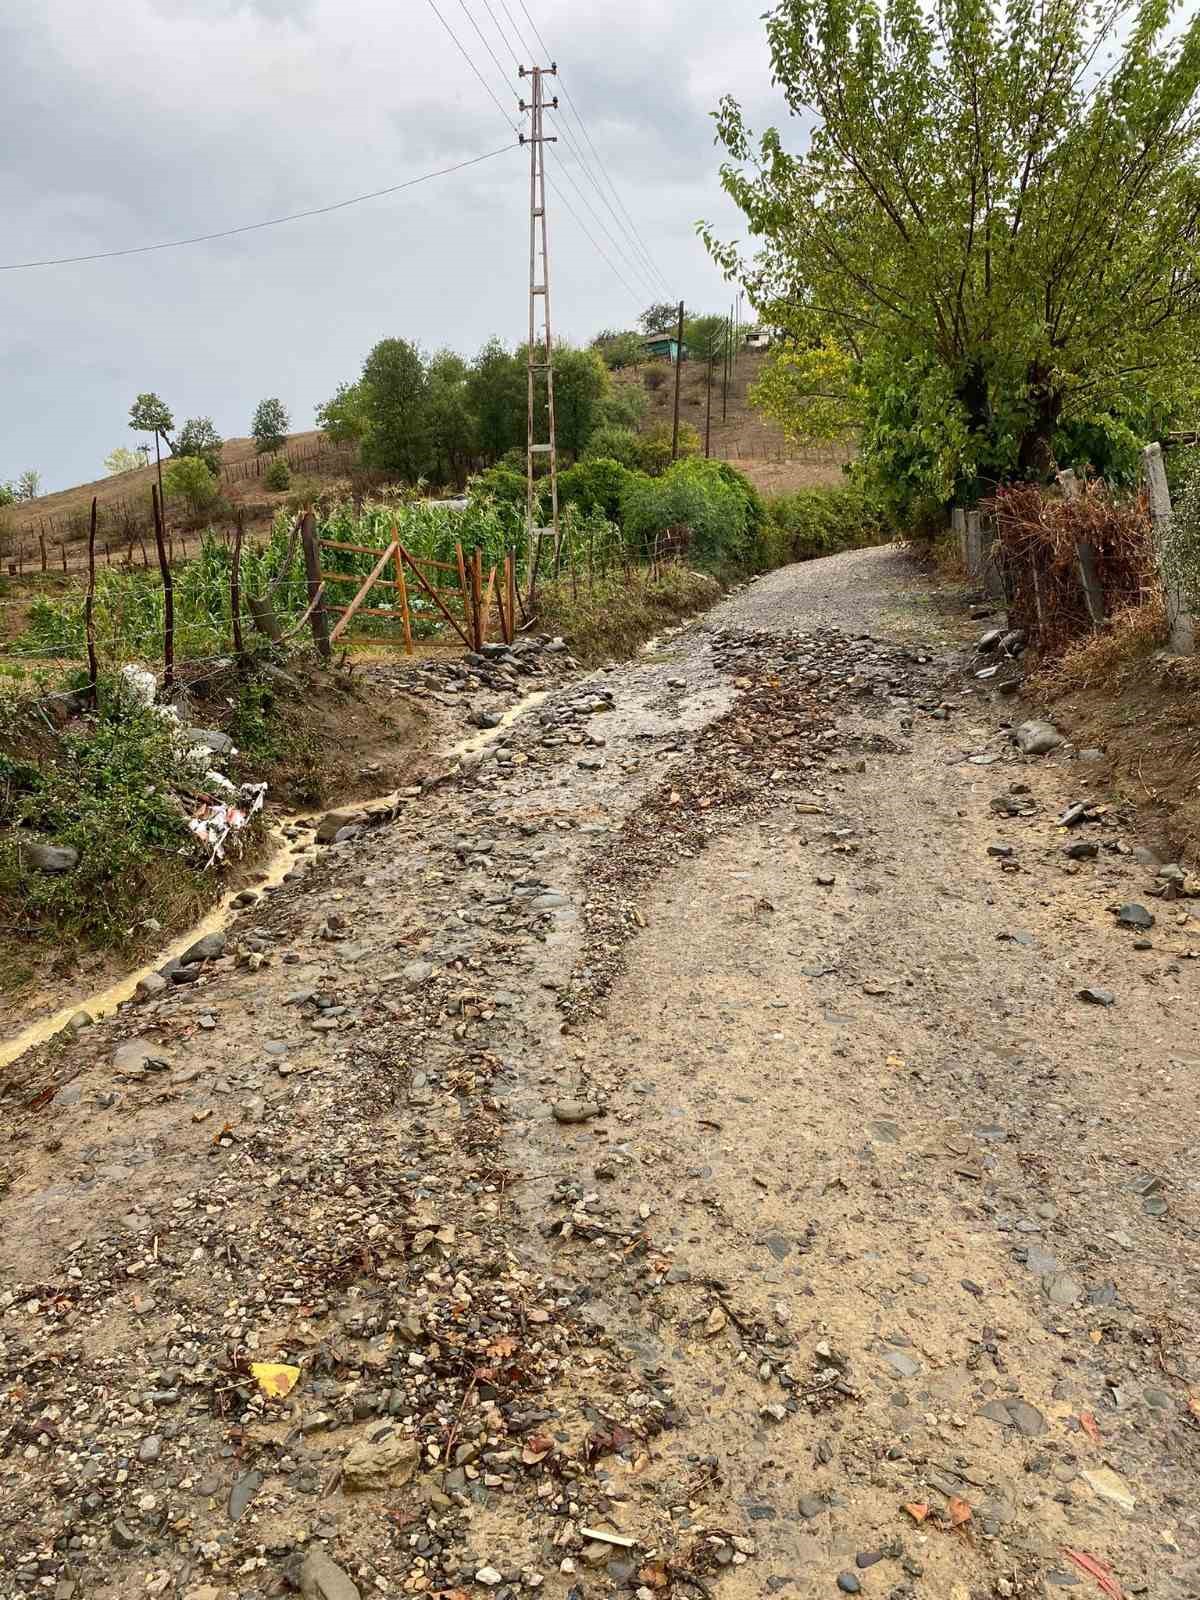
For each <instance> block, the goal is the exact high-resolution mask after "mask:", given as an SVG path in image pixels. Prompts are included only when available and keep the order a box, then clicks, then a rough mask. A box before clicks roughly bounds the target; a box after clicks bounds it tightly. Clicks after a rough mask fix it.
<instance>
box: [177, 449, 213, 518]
mask: <svg viewBox="0 0 1200 1600" xmlns="http://www.w3.org/2000/svg"><path fill="white" fill-rule="evenodd" d="M165 481H166V487H167V493H168V494H170V495H178V497H179V498H180V499H181V500H186V501H187V504H188V507H189V509H190V510H192V511H193V512H195V513H196V515H199V514H200V513H201V512H202V511H207V510H208V508H209V507H210V506H211V505H212V504H213V502H214V501H215V500H216V498H217V480H216V477H215V475H214V473H213V471H212V469H211V468H210V467H209V464H208V462H207V461H205V459H204V457H203V456H176V457H175V458H174V459H173V460H172V461H170V462H169V463H168V465H167V471H166V475H165Z"/></svg>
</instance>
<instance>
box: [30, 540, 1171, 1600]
mask: <svg viewBox="0 0 1200 1600" xmlns="http://www.w3.org/2000/svg"><path fill="white" fill-rule="evenodd" d="M961 633H962V628H961V623H960V621H959V619H958V618H957V617H956V615H955V613H954V612H953V609H952V608H951V607H950V605H949V604H948V603H947V602H944V601H943V599H942V598H941V597H940V596H939V595H938V594H937V593H936V592H935V591H933V590H932V589H931V588H930V586H929V585H927V584H926V583H925V582H924V580H923V579H922V577H921V575H920V574H919V573H918V572H917V571H916V570H915V569H914V568H913V567H912V566H911V564H910V563H909V560H908V558H907V557H906V556H905V555H904V554H903V553H902V552H896V551H891V550H888V551H863V552H855V553H853V554H852V555H849V556H842V557H835V558H832V559H831V560H829V561H825V562H814V563H809V564H807V565H805V566H800V567H795V568H789V569H786V570H784V571H783V572H780V573H776V574H773V575H771V576H770V577H769V578H767V579H764V580H761V581H760V582H758V583H756V584H754V585H752V586H751V587H750V588H749V589H747V590H746V591H744V592H743V593H742V594H740V595H738V596H735V597H733V598H732V599H731V600H730V601H728V602H726V603H725V604H724V605H722V606H721V607H718V608H717V609H716V610H715V611H714V612H712V613H709V615H708V616H707V617H705V618H704V619H703V620H701V621H700V622H698V623H694V624H692V625H690V626H689V627H688V628H686V629H684V630H681V631H680V632H678V633H677V634H675V635H672V636H671V637H669V638H667V639H664V640H662V641H660V642H659V643H658V644H657V645H656V646H655V647H654V649H653V650H652V651H651V652H650V653H648V654H646V655H644V656H643V657H641V658H639V659H638V660H637V661H635V662H633V663H630V664H629V665H628V666H624V667H620V668H614V669H611V670H609V671H607V672H602V673H596V674H592V675H590V676H589V677H587V678H583V679H579V680H576V681H574V682H567V683H558V684H555V685H554V686H553V687H552V688H551V690H550V693H549V694H548V696H547V697H546V698H545V699H544V700H543V701H541V703H540V704H538V705H536V706H534V707H531V709H530V711H529V712H528V714H527V715H526V716H525V717H524V718H522V719H521V720H519V721H517V722H515V723H513V724H512V725H511V726H509V727H506V728H504V729H502V730H500V732H499V734H498V736H497V739H496V741H495V742H494V743H492V744H490V745H488V746H485V747H478V748H475V749H473V750H471V751H469V752H468V753H467V754H466V755H465V756H464V758H463V760H462V761H461V763H460V770H459V771H458V772H457V773H456V774H454V775H452V776H450V777H449V778H447V779H445V780H439V781H435V782H430V783H428V784H426V785H424V786H415V785H414V787H413V790H412V791H411V792H410V793H408V794H406V795H405V796H404V797H403V799H402V803H401V804H400V805H399V806H398V808H397V810H396V814H395V815H394V817H393V818H392V819H391V820H390V821H387V822H386V823H384V824H383V825H380V826H370V827H365V828H364V829H363V830H362V831H361V832H358V833H357V834H355V833H354V829H353V827H352V828H351V830H350V833H351V836H349V837H345V838H344V839H343V840H342V841H341V842H339V843H335V844H332V845H330V846H328V847H321V848H320V849H319V851H316V852H314V855H313V860H312V864H311V865H310V866H309V867H308V868H307V869H306V870H305V871H304V872H302V873H298V874H297V875H296V876H294V877H293V878H291V879H290V880H289V881H287V882H285V883H284V884H283V885H281V886H280V887H279V889H278V890H277V891H275V892H273V893H272V894H270V895H268V896H265V897H264V898H263V899H262V900H261V901H260V902H258V903H257V904H254V905H251V906H248V907H246V908H245V909H244V910H243V911H241V912H240V913H239V915H238V917H237V919H236V921H235V922H234V924H233V926H232V927H231V929H230V930H229V935H228V940H227V943H226V945H225V947H224V950H223V953H222V954H221V955H220V956H218V957H216V958H215V959H214V960H212V961H210V962H207V963H206V964H205V966H204V968H203V970H202V971H201V972H200V973H199V975H198V981H196V982H194V983H189V984H187V985H184V986H181V987H179V988H175V989H172V990H170V991H168V992H166V993H164V994H162V995H160V996H157V997H155V998H153V999H151V1000H149V1001H148V1002H145V1003H143V1004H141V1005H139V1006H136V1007H130V1008H127V1009H126V1010H125V1011H123V1012H122V1013H121V1014H120V1015H119V1016H118V1017H117V1018H115V1019H113V1020H111V1021H110V1022H106V1023H103V1024H101V1025H98V1026H97V1027H95V1028H93V1029H90V1030H88V1031H87V1032H86V1033H84V1034H82V1035H80V1036H79V1038H78V1039H76V1040H74V1041H72V1042H69V1043H65V1044H63V1045H61V1046H59V1047H56V1048H55V1049H53V1050H50V1051H47V1052H44V1053H43V1054H42V1056H41V1057H39V1058H37V1059H36V1060H34V1061H33V1062H27V1063H25V1064H24V1067H23V1072H22V1075H21V1077H20V1078H19V1080H13V1082H11V1083H10V1085H9V1088H8V1092H7V1097H6V1112H7V1114H8V1120H9V1126H10V1140H9V1144H8V1147H7V1153H6V1157H5V1167H6V1173H5V1177H6V1184H5V1190H4V1192H3V1195H2V1197H0V1217H2V1219H3V1221H4V1224H5V1228H4V1244H3V1247H2V1249H0V1262H2V1264H3V1267H4V1273H3V1284H2V1285H0V1289H2V1292H0V1340H2V1343H0V1389H2V1391H3V1394H4V1400H5V1406H4V1412H5V1419H6V1420H5V1421H4V1422H3V1423H0V1488H2V1490H3V1493H2V1494H0V1592H3V1593H4V1594H6V1595H7V1594H9V1593H12V1594H14V1595H17V1594H20V1595H26V1594H35V1593H42V1592H46V1593H50V1594H53V1595H54V1596H55V1600H73V1597H75V1596H80V1597H82V1596H87V1597H89V1600H91V1597H96V1600H115V1597H117V1596H128V1595H130V1594H133V1593H137V1594H141V1593H143V1592H145V1593H148V1594H151V1595H172V1596H175V1595H178V1596H181V1597H186V1600H233V1597H237V1600H258V1597H263V1600H265V1597H266V1596H267V1595H276V1594H279V1593H280V1592H287V1591H288V1590H289V1589H291V1590H296V1589H299V1590H300V1592H301V1593H302V1594H304V1595H306V1596H310V1597H312V1596H316V1597H318V1600H320V1597H322V1596H323V1597H324V1600H355V1597H356V1596H357V1597H358V1600H362V1597H363V1596H366V1595H368V1594H384V1595H404V1594H422V1593H423V1594H429V1595H441V1596H446V1597H452V1600H461V1597H462V1596H468V1597H471V1596H474V1595H476V1594H479V1595H483V1594H491V1595H494V1596H499V1597H501V1600H505V1597H508V1600H515V1597H516V1596H518V1595H525V1594H530V1593H544V1594H547V1595H552V1596H557V1597H560V1600H567V1597H571V1600H590V1597H593V1596H598V1595H606V1594H622V1593H624V1594H635V1595H637V1596H638V1597H639V1600H645V1596H646V1595H650V1596H657V1595H671V1594H674V1595H677V1596H685V1595H691V1596H694V1595H697V1594H699V1595H705V1594H708V1595H712V1596H716V1595H718V1594H724V1595H728V1596H730V1597H732V1600H740V1597H743V1596H744V1597H747V1600H749V1597H751V1596H754V1597H758V1596H762V1595H766V1594H773V1593H784V1594H788V1593H793V1594H814V1595H819V1594H826V1593H828V1594H837V1593H839V1592H842V1593H858V1592H861V1593H863V1594H868V1595H877V1596H885V1595H886V1596H889V1597H892V1600H908V1597H916V1596H930V1597H935V1596H936V1597H938V1600H981V1597H985V1596H986V1597H993V1596H994V1597H1000V1596H1011V1597H1018V1600H1021V1597H1034V1596H1039V1597H1040V1596H1053V1595H1057V1594H1060V1593H1062V1592H1064V1591H1068V1590H1070V1589H1072V1588H1074V1587H1078V1589H1079V1592H1080V1593H1081V1594H1087V1593H1090V1592H1096V1593H1099V1592H1101V1591H1100V1589H1099V1588H1098V1587H1097V1580H1096V1577H1095V1573H1096V1571H1100V1572H1101V1574H1103V1573H1104V1571H1105V1570H1106V1569H1111V1570H1112V1573H1113V1575H1114V1576H1113V1578H1112V1579H1111V1583H1112V1584H1114V1585H1118V1584H1119V1586H1120V1589H1121V1590H1122V1591H1123V1592H1124V1593H1127V1594H1138V1593H1147V1594H1153V1595H1155V1596H1158V1595H1164V1596H1165V1595H1170V1596H1175V1595H1178V1596H1180V1597H1182V1596H1185V1595H1191V1594H1195V1593H1198V1592H1200V1568H1198V1567H1197V1565H1196V1555H1195V1552H1196V1550H1197V1549H1200V1520H1198V1513H1197V1507H1196V1499H1195V1494H1194V1487H1195V1482H1196V1468H1197V1465H1198V1464H1200V1426H1198V1423H1200V1418H1198V1415H1197V1413H1198V1412H1200V1398H1198V1396H1200V1373H1198V1372H1197V1368H1196V1348H1197V1345H1196V1332H1197V1304H1196V1300H1197V1283H1198V1282H1200V1279H1198V1277H1197V1266H1198V1264H1200V1260H1198V1258H1200V1250H1198V1248H1197V1241H1198V1240H1200V1210H1198V1207H1197V1201H1196V1194H1197V1189H1196V1184H1197V1174H1196V1167H1195V1162H1196V1145H1195V1138H1194V1126H1195V1110H1196V1075H1195V1070H1194V1068H1195V1062H1196V1059H1197V1057H1198V1056H1200V1053H1197V1052H1195V1051H1194V1046H1193V1044H1192V1041H1193V1040H1194V1039H1195V1038H1196V1037H1197V1031H1196V1030H1197V1024H1198V1023H1200V1014H1198V1010H1200V1008H1198V1006H1197V998H1196V975H1197V974H1198V973H1200V967H1198V966H1197V962H1196V960H1195V959H1194V953H1195V951H1196V950H1197V949H1200V924H1198V923H1197V921H1196V920H1195V918H1194V916H1192V908H1193V907H1194V906H1195V905H1196V904H1197V902H1196V901H1195V900H1193V899H1188V898H1184V899H1180V900H1175V901H1165V900H1164V901H1160V900H1158V899H1155V898H1153V897H1152V896H1151V895H1150V892H1149V891H1150V890H1151V889H1153V888H1155V887H1156V886H1157V885H1156V878H1155V870H1156V867H1155V864H1154V863H1153V862H1151V861H1148V860H1146V859H1139V856H1138V854H1137V853H1135V852H1136V851H1137V847H1138V841H1137V839H1136V836H1135V835H1134V833H1133V831H1132V825H1131V822H1130V819H1129V816H1128V814H1127V813H1126V812H1125V811H1124V810H1123V809H1122V806H1121V803H1120V801H1119V798H1116V799H1114V797H1111V796H1104V795H1095V794H1093V793H1092V791H1091V789H1090V787H1089V781H1090V780H1089V771H1088V768H1087V767H1086V766H1085V765H1084V764H1082V763H1080V762H1079V761H1078V760H1076V759H1074V758H1073V755H1072V753H1071V752H1070V750H1069V748H1067V749H1066V750H1062V751H1058V752H1056V753H1055V754H1053V755H1052V756H1050V757H1048V758H1045V759H1043V760H1040V761H1032V760H1027V759H1024V758H1021V757H1019V756H1018V755H1017V754H1016V752H1015V750H1014V749H1013V747H1012V745H1011V744H1010V743H1009V742H1008V740H1007V738H1006V736H1005V735H1004V733H1003V731H1002V722H1003V721H1004V719H1005V718H1006V717H1007V716H1008V714H1009V711H1008V708H1007V707H1006V706H1003V705H1001V704H1000V703H998V702H997V703H991V702H989V701H988V700H987V699H986V698H985V695H984V694H983V693H982V692H981V691H980V690H979V689H978V687H977V686H975V685H974V684H972V683H971V681H970V680H969V679H967V680H964V678H963V676H962V674H961V672H960V671H959V670H958V669H957V668H956V666H955V664H954V662H953V660H952V659H951V656H950V653H949V644H950V642H951V641H952V640H953V639H955V638H957V637H960V636H961ZM868 634H870V635H873V636H874V637H864V635H868ZM967 691H970V692H967ZM489 703H490V702H489V701H488V698H487V696H486V695H482V696H480V697H478V699H477V706H476V709H484V708H486V706H487V705H488V704H489ZM464 709H465V708H464ZM1014 786H1016V792H1015V793H1014ZM1081 798H1092V799H1094V800H1097V801H1099V802H1101V803H1103V804H1106V805H1107V806H1108V809H1107V810H1102V811H1100V812H1098V814H1097V816H1096V820H1095V821H1093V822H1090V823H1086V824H1084V825H1083V828H1082V830H1081V831H1080V830H1076V831H1074V832H1071V833H1067V832H1066V831H1065V830H1064V829H1062V828H1060V827H1059V826H1058V825H1057V823H1056V818H1057V816H1058V815H1059V814H1060V812H1061V809H1062V807H1063V806H1064V805H1065V803H1066V802H1067V801H1069V800H1077V799H1081ZM997 799H1000V800H1002V801H1003V802H1004V803H1003V805H1002V807H1000V808H997V807H996V806H995V805H993V801H994V800H997ZM1010 812H1015V814H1010ZM1079 839H1085V840H1086V841H1089V842H1095V843H1096V844H1097V846H1098V851H1097V854H1096V856H1095V858H1094V859H1082V860H1073V859H1070V858H1068V857H1067V856H1066V855H1065V854H1064V848H1065V846H1066V845H1067V844H1069V843H1072V842H1073V841H1076V840H1079ZM1004 852H1009V853H1007V854H1006V853H1004ZM1129 901H1138V902H1140V903H1142V904H1144V905H1146V906H1148V907H1150V908H1152V911H1153V914H1154V916H1155V925H1154V927H1153V929H1152V930H1151V931H1149V932H1146V931H1134V930H1131V929H1128V928H1124V927H1119V926H1117V925H1116V919H1115V918H1114V916H1113V913H1112V910H1111V909H1110V907H1112V906H1114V905H1119V904H1122V903H1126V902H1129ZM1135 945H1139V946H1140V945H1145V946H1147V948H1135ZM1084 988H1092V989H1096V990H1103V991H1107V992H1108V993H1109V994H1111V996H1112V998H1113V1001H1114V1003H1113V1004H1112V1005H1094V1004H1088V1003H1087V1002H1085V1001H1084V1000H1081V999H1079V998H1078V992H1079V990H1081V989H1084ZM137 1041H140V1044H139V1043H137ZM264 1364H267V1365H264ZM273 1369H280V1371H281V1372H282V1374H283V1375H282V1376H280V1375H279V1373H278V1372H274V1371H273ZM273 1385H274V1387H272V1386H273ZM1109 1592H1110V1593H1111V1592H1112V1591H1111V1589H1110V1591H1109Z"/></svg>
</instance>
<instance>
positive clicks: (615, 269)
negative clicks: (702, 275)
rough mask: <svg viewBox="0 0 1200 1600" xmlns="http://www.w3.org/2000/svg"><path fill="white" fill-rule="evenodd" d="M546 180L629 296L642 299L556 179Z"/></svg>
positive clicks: (634, 299)
mask: <svg viewBox="0 0 1200 1600" xmlns="http://www.w3.org/2000/svg"><path fill="white" fill-rule="evenodd" d="M546 182H547V183H548V184H549V185H550V187H551V189H552V190H553V191H554V195H555V198H556V199H557V200H558V201H559V203H560V204H561V205H562V206H563V207H564V208H565V209H566V211H567V213H568V215H569V216H570V217H572V218H573V219H574V221H575V223H576V226H577V227H578V228H579V230H580V232H581V233H582V234H583V236H584V237H585V238H586V239H587V241H588V243H589V244H590V245H591V247H592V249H593V250H594V251H595V252H596V254H597V255H598V256H600V257H601V258H602V259H603V260H604V261H606V262H607V263H608V265H609V267H610V268H611V269H612V271H613V273H614V275H615V276H616V277H617V278H619V279H620V281H621V283H622V285H623V286H624V288H625V291H626V293H627V294H628V295H629V298H630V299H631V300H633V301H638V300H640V299H641V295H640V294H639V293H638V291H637V290H636V289H632V288H630V286H629V281H628V279H627V278H626V277H625V275H624V273H622V272H621V271H620V269H619V268H618V267H617V266H616V265H614V263H613V261H612V260H611V258H610V257H609V255H608V253H607V252H606V251H605V249H604V246H603V245H601V244H599V243H598V242H597V240H596V238H595V236H594V235H593V234H592V232H591V230H590V229H589V228H588V226H587V224H586V223H585V222H584V220H583V218H582V217H581V216H580V215H579V213H578V211H576V210H575V208H574V206H572V204H571V202H570V201H569V200H568V199H567V197H566V195H565V194H564V193H563V192H562V190H561V189H560V188H559V187H558V185H557V184H556V183H555V181H554V179H553V178H547V179H546Z"/></svg>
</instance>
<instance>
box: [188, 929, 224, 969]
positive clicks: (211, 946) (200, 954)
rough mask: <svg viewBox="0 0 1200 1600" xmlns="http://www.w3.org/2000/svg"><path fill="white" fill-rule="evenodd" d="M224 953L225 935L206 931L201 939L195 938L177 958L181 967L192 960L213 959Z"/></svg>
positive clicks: (189, 963)
mask: <svg viewBox="0 0 1200 1600" xmlns="http://www.w3.org/2000/svg"><path fill="white" fill-rule="evenodd" d="M224 954H225V935H224V934H223V933H206V934H205V935H204V937H203V938H202V939H197V940H196V942H195V944H191V945H189V946H188V947H187V949H186V950H185V951H184V952H183V954H182V955H181V956H180V958H179V964H180V966H181V967H187V966H190V965H191V964H192V962H193V961H215V960H216V959H217V957H218V956H222V955H224Z"/></svg>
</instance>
